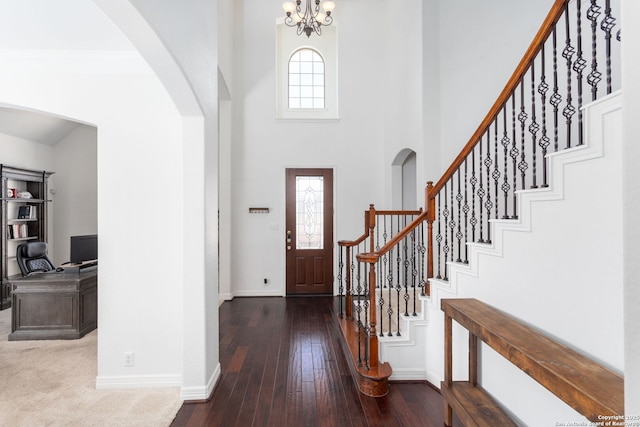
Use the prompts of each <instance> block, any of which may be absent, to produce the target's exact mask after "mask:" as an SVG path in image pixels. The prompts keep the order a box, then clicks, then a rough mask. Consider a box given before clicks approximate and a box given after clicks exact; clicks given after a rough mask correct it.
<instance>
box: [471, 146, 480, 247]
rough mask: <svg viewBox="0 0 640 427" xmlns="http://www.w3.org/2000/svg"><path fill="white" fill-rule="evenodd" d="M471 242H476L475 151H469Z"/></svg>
mask: <svg viewBox="0 0 640 427" xmlns="http://www.w3.org/2000/svg"><path fill="white" fill-rule="evenodd" d="M469 182H471V219H470V220H469V223H470V224H471V240H470V241H471V242H475V241H476V224H477V223H478V219H477V218H476V184H477V183H478V179H477V178H476V150H471V180H470V181H469Z"/></svg>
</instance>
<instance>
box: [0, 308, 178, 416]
mask: <svg viewBox="0 0 640 427" xmlns="http://www.w3.org/2000/svg"><path fill="white" fill-rule="evenodd" d="M10 332H11V309H8V310H2V311H0V426H2V427H5V426H7V427H9V426H10V427H40V426H47V427H57V426H68V427H71V426H73V427H85V426H87V427H89V426H91V427H98V426H113V427H116V426H117V427H123V426H131V427H134V426H136V427H137V426H140V427H153V426H159V427H166V426H169V425H170V424H171V421H173V418H174V417H175V414H176V413H177V412H178V409H180V406H181V405H182V401H181V399H180V390H179V389H178V388H161V389H137V390H96V388H95V380H96V372H97V362H96V341H97V337H98V331H97V330H95V331H93V332H91V333H90V334H87V335H86V336H85V337H83V338H81V339H79V340H51V341H7V335H8V334H9V333H10Z"/></svg>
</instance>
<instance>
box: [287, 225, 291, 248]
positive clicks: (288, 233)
mask: <svg viewBox="0 0 640 427" xmlns="http://www.w3.org/2000/svg"><path fill="white" fill-rule="evenodd" d="M287 250H288V251H290V250H291V230H287Z"/></svg>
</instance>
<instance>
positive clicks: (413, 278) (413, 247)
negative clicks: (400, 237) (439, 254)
mask: <svg viewBox="0 0 640 427" xmlns="http://www.w3.org/2000/svg"><path fill="white" fill-rule="evenodd" d="M416 244H417V243H416V229H415V228H414V229H413V230H412V231H411V288H412V293H413V312H412V313H411V315H412V316H416V278H417V276H418V268H417V267H416ZM405 299H406V300H407V302H408V301H409V299H410V297H409V294H407V295H406V296H405Z"/></svg>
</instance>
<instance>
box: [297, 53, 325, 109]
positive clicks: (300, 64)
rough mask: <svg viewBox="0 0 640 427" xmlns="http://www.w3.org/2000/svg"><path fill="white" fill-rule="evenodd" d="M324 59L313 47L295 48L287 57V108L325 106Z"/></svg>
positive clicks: (321, 107) (316, 107)
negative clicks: (288, 57) (289, 56)
mask: <svg viewBox="0 0 640 427" xmlns="http://www.w3.org/2000/svg"><path fill="white" fill-rule="evenodd" d="M324 85H325V79H324V60H323V59H322V56H320V54H319V53H318V52H317V51H316V50H313V49H309V48H302V49H298V50H296V51H295V52H294V53H293V55H291V58H290V59H289V108H292V109H298V108H313V109H323V108H325V102H324Z"/></svg>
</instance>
